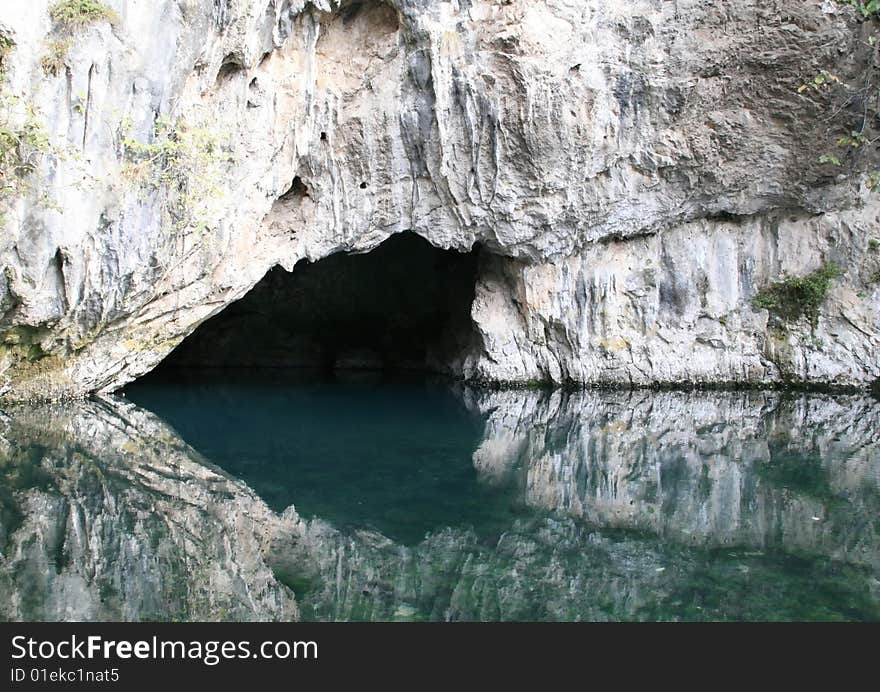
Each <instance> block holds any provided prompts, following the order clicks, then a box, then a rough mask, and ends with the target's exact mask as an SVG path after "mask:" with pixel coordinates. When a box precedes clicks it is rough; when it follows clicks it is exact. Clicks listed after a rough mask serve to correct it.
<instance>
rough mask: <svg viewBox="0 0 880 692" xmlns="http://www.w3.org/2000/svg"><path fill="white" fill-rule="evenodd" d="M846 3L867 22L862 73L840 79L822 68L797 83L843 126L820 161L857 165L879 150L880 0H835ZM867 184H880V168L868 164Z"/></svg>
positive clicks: (831, 120) (830, 119)
mask: <svg viewBox="0 0 880 692" xmlns="http://www.w3.org/2000/svg"><path fill="white" fill-rule="evenodd" d="M836 2H837V3H838V4H839V5H847V6H850V7H852V8H854V10H855V11H856V13H857V15H858V17H859V18H860V19H861V20H863V21H864V22H866V23H865V24H863V25H862V26H863V27H864V28H863V29H860V31H866V33H868V36H867V38H866V40H865V42H864V43H865V48H867V49H868V55H869V56H870V57H869V58H868V60H866V62H865V64H864V67H865V69H864V70H863V71H862V74H861V75H860V76H858V77H853V78H851V79H841V78H840V77H839V76H838V75H835V74H833V73H831V72H829V71H827V70H822V71H820V72H819V74H817V75H816V76H815V77H813V78H812V79H809V80H807V81H806V82H805V83H803V84H801V85H800V86H799V87H798V93H799V94H802V95H804V96H806V97H810V98H815V99H816V100H817V101H818V102H819V103H820V104H821V105H823V106H824V108H825V109H826V110H827V111H828V112H829V115H828V116H827V117H826V118H825V121H826V122H828V123H829V124H830V125H831V126H832V127H835V128H839V129H841V130H843V131H844V132H843V134H842V135H841V136H838V137H836V140H835V142H834V144H835V147H836V148H835V149H834V150H829V151H827V152H825V153H824V154H822V155H821V156H819V158H818V161H819V163H822V164H827V165H830V166H835V167H843V166H844V165H845V164H847V163H848V164H850V165H851V166H853V167H855V166H856V165H857V164H861V165H864V164H863V163H862V162H863V161H864V160H865V159H866V158H867V154H869V153H873V152H874V151H875V150H876V145H877V143H878V142H880V134H878V124H880V83H878V80H877V69H876V68H877V62H878V58H880V56H878V48H880V32H878V27H880V0H836ZM866 182H867V185H868V187H869V188H870V189H872V190H873V189H875V188H878V187H880V170H877V169H872V168H871V167H870V166H869V167H868V172H867V180H866Z"/></svg>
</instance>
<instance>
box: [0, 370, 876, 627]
mask: <svg viewBox="0 0 880 692" xmlns="http://www.w3.org/2000/svg"><path fill="white" fill-rule="evenodd" d="M0 617H2V618H3V619H28V620H31V619H37V620H58V619H150V620H166V619H171V620H188V619H236V620H272V619H289V618H294V617H300V618H304V619H338V620H348V619H358V620H363V619H373V620H426V619H428V620H498V619H515V620H608V619H613V620H632V619H636V620H670V619H673V620H674V619H684V620H704V619H709V620H718V619H762V620H763V619H784V620H792V619H794V620H802V619H809V620H814V619H818V620H836V619H848V620H877V619H880V402H878V401H876V400H874V399H871V398H868V397H860V396H837V397H834V396H828V395H820V394H797V395H793V394H783V393H774V392H747V393H719V392H709V393H698V392H690V393H687V392H645V391H636V392H598V391H585V392H566V391H504V392H494V391H486V390H478V389H471V388H466V387H462V386H459V385H451V384H449V383H445V382H441V381H426V380H423V379H396V380H393V381H389V380H387V379H376V378H374V377H372V376H362V377H349V378H345V379H337V380H332V381H329V380H319V379H314V378H307V379H304V378H291V377H289V376H282V375H279V374H277V373H276V374H273V373H263V374H261V375H254V374H253V373H247V374H242V375H239V376H235V375H231V374H229V373H225V374H223V375H222V376H217V375H214V376H211V377H203V378H201V379H198V380H188V381H161V380H153V381H151V382H144V383H141V384H137V385H135V386H132V387H130V388H129V389H128V391H127V392H126V397H125V398H117V397H111V398H106V399H96V400H93V401H87V402H81V403H72V404H64V405H51V406H49V405H47V406H38V407H21V408H11V409H7V410H6V411H5V412H3V413H2V414H0Z"/></svg>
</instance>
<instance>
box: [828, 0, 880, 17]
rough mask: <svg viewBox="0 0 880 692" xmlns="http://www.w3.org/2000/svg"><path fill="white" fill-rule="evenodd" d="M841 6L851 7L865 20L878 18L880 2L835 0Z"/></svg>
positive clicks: (870, 0)
mask: <svg viewBox="0 0 880 692" xmlns="http://www.w3.org/2000/svg"><path fill="white" fill-rule="evenodd" d="M837 2H838V3H839V4H841V5H852V6H853V7H855V8H856V11H857V12H858V13H859V14H861V15H862V16H863V17H865V18H866V19H870V18H872V17H880V0H837Z"/></svg>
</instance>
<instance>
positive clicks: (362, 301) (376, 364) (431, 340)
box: [160, 233, 478, 374]
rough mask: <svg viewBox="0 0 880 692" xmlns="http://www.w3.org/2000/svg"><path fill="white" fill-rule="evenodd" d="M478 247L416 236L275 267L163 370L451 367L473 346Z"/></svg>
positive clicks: (189, 340) (202, 328) (193, 337)
mask: <svg viewBox="0 0 880 692" xmlns="http://www.w3.org/2000/svg"><path fill="white" fill-rule="evenodd" d="M477 253H478V250H476V249H475V250H472V251H471V252H468V253H459V252H455V251H452V250H440V249H437V248H435V247H433V246H432V245H430V244H429V243H428V242H427V241H425V240H424V239H422V238H420V237H419V236H417V235H415V234H413V233H403V234H399V235H395V236H392V237H391V238H389V239H388V240H387V241H385V242H384V243H382V245H380V246H379V247H377V248H376V249H374V250H373V251H371V252H369V253H366V254H360V255H353V254H343V253H340V254H336V255H332V256H330V257H327V258H325V259H322V260H319V261H317V262H314V263H309V262H307V261H302V262H300V263H298V264H297V265H296V267H295V268H294V271H293V272H290V273H289V272H286V271H284V270H283V269H282V268H281V267H276V268H274V269H272V270H271V271H270V272H269V273H268V274H266V276H265V277H264V278H263V279H262V280H261V281H260V282H259V283H258V284H257V285H256V286H255V287H254V288H253V289H252V290H251V291H250V292H249V293H248V294H247V295H246V296H245V297H244V298H243V299H241V300H240V301H238V302H236V303H234V304H232V305H230V306H229V307H228V308H226V309H225V310H224V311H223V312H222V313H220V314H219V315H217V316H215V317H213V318H212V319H210V320H208V321H206V322H205V323H204V324H203V325H201V326H200V327H199V328H198V329H197V330H196V331H195V332H194V333H193V334H192V335H191V336H189V337H188V338H187V339H186V340H185V341H184V342H183V343H182V344H181V345H180V346H179V347H178V348H177V349H176V350H175V351H174V352H173V353H172V354H171V355H170V356H169V357H168V358H167V359H166V361H165V362H164V363H163V364H162V366H161V367H160V370H163V371H165V372H166V374H168V371H169V370H170V369H180V368H186V369H190V368H196V367H319V368H322V369H325V370H332V369H335V368H369V369H379V370H395V369H416V370H424V371H448V370H450V369H452V370H454V369H455V361H456V359H457V357H458V356H460V355H461V354H463V353H464V351H465V350H466V349H467V348H468V347H469V346H470V344H471V341H470V340H471V339H472V334H473V332H472V323H471V318H470V309H471V303H472V302H473V298H474V282H475V279H476V270H477V267H476V264H477Z"/></svg>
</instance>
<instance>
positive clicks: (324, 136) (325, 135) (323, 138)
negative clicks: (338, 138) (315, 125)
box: [321, 132, 327, 142]
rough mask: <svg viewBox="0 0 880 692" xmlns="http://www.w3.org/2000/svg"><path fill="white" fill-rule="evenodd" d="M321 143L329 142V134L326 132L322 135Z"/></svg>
mask: <svg viewBox="0 0 880 692" xmlns="http://www.w3.org/2000/svg"><path fill="white" fill-rule="evenodd" d="M321 141H322V142H326V141H327V133H326V132H322V133H321Z"/></svg>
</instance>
